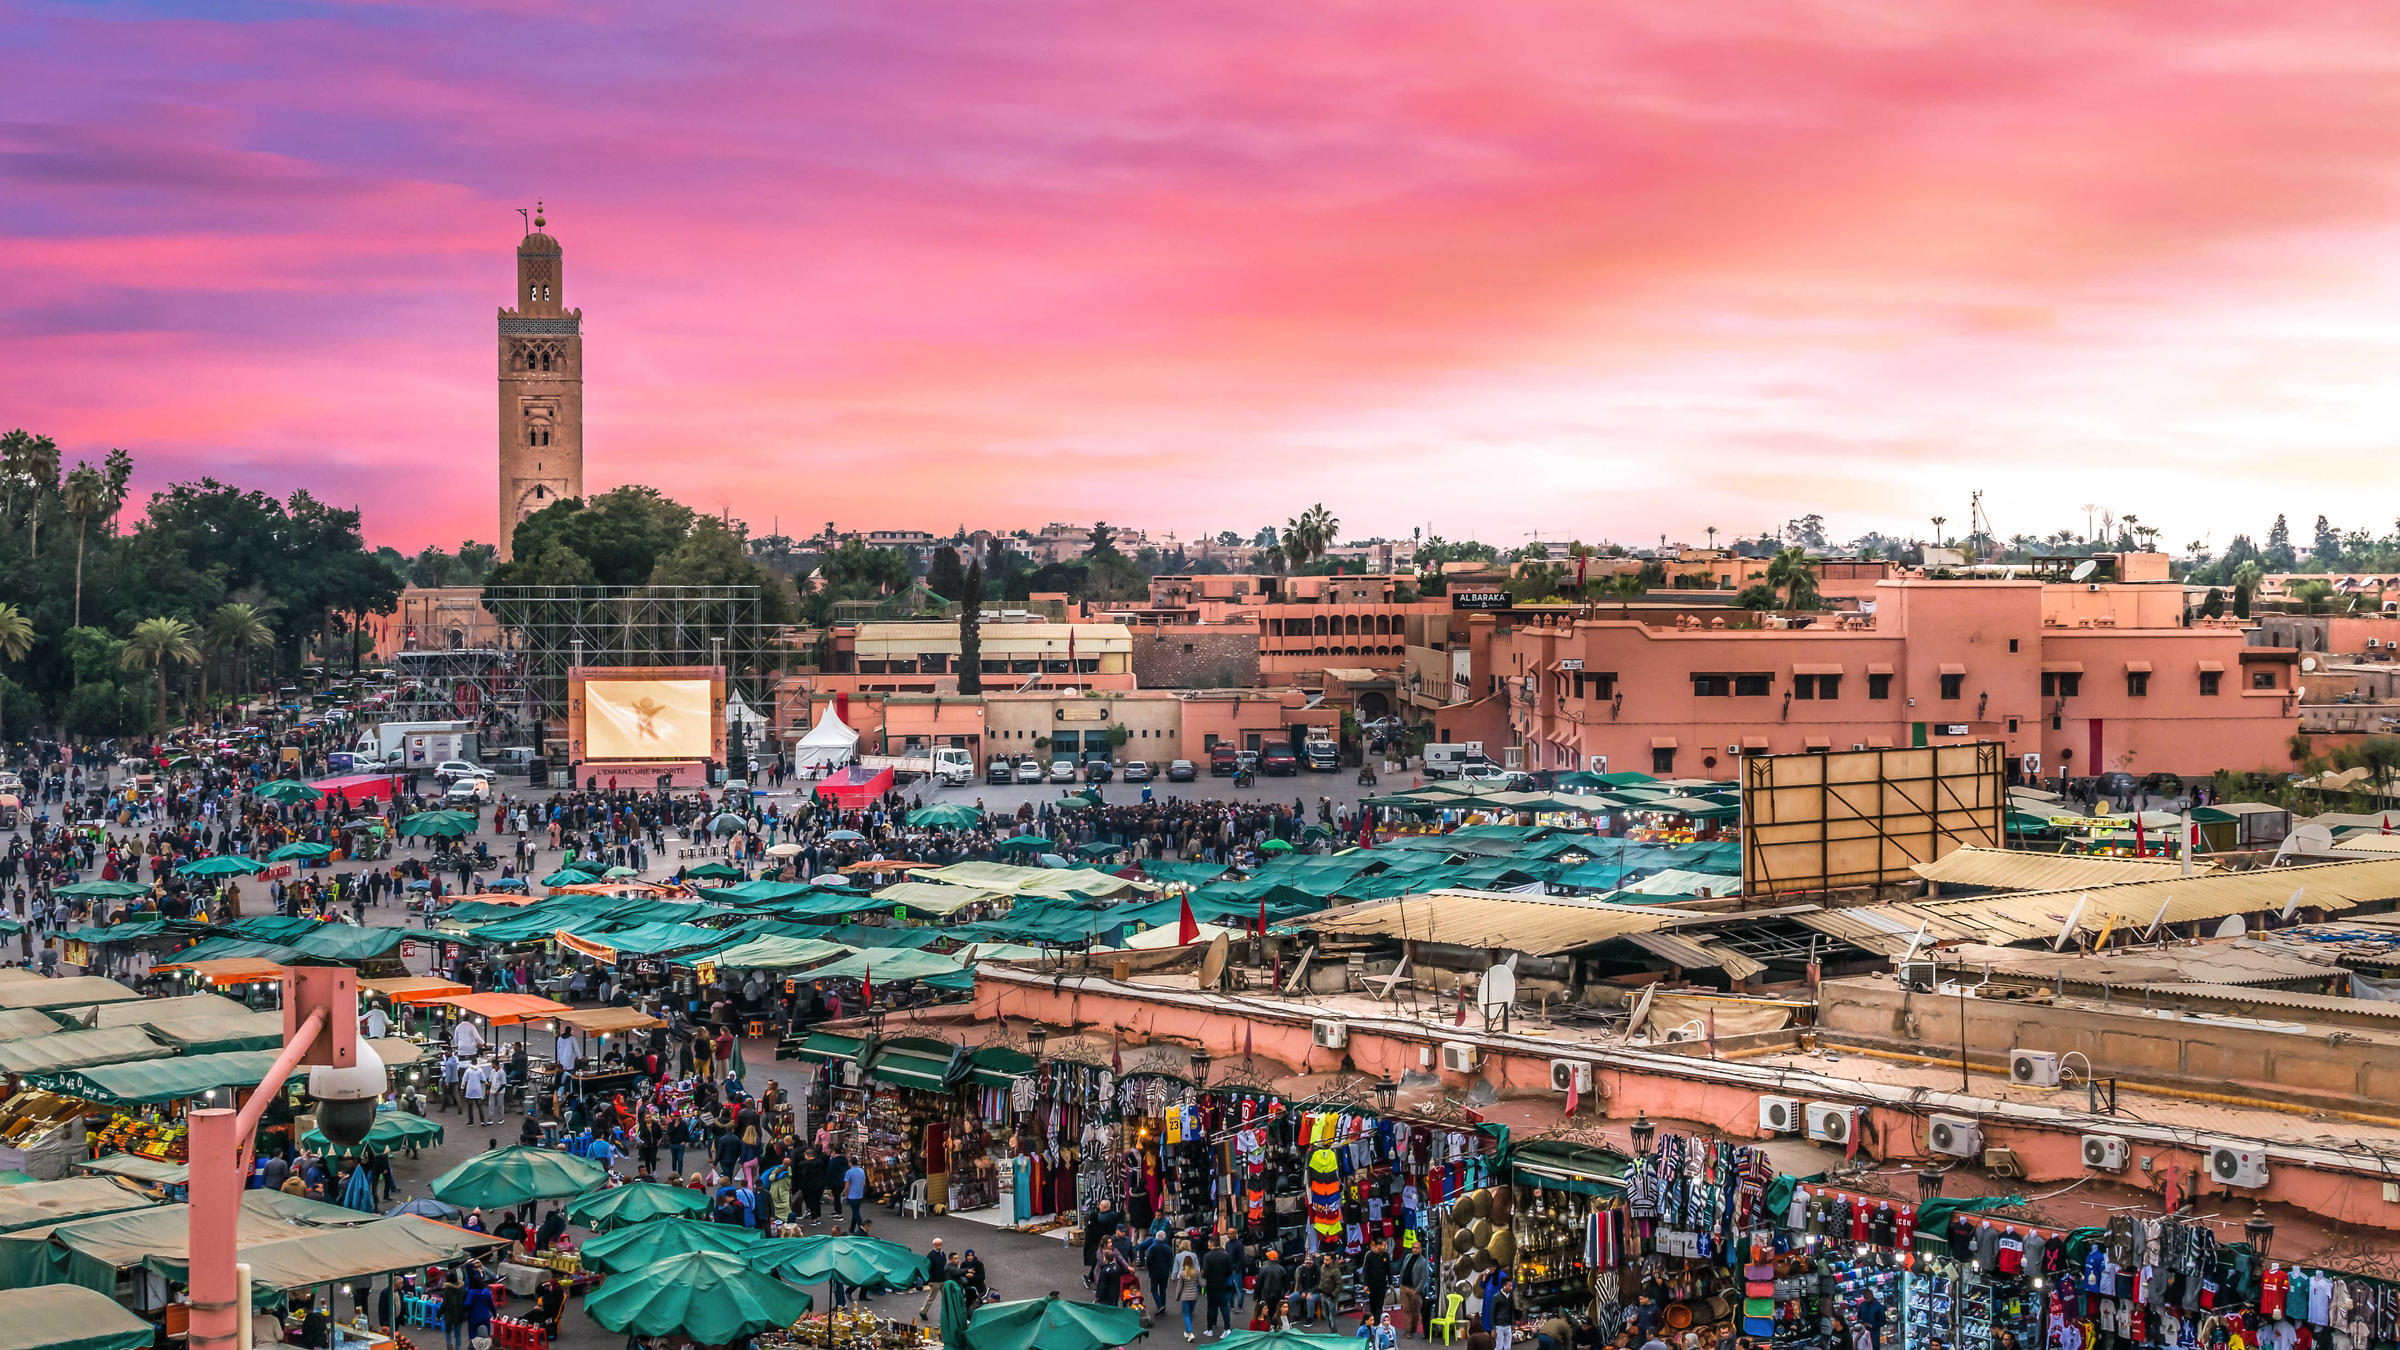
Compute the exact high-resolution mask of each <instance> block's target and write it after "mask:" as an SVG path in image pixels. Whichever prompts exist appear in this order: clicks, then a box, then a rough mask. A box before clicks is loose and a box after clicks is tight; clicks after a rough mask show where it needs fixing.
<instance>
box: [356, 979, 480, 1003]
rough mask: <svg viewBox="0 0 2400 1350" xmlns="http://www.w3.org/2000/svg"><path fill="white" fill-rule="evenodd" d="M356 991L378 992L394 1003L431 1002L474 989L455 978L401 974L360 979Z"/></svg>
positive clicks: (467, 992) (363, 992) (471, 991)
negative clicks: (380, 978) (394, 976)
mask: <svg viewBox="0 0 2400 1350" xmlns="http://www.w3.org/2000/svg"><path fill="white" fill-rule="evenodd" d="M358 992H360V993H362V994H380V995H382V996H383V997H385V998H387V999H390V1000H391V1001H392V1002H394V1003H433V1002H436V1001H439V1000H441V999H445V998H449V997H450V996H452V995H454V994H469V993H473V992H474V991H473V990H471V989H469V988H467V986H465V985H463V984H460V983H459V982H458V981H456V980H445V979H441V978H438V977H436V976H432V975H402V976H398V977H396V978H393V979H389V980H360V981H359V982H358Z"/></svg>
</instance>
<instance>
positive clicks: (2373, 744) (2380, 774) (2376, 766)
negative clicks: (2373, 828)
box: [2334, 736, 2400, 808]
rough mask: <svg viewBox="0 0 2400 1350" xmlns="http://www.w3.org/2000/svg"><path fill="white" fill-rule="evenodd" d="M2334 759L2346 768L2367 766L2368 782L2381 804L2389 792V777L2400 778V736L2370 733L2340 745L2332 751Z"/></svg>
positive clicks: (2379, 804)
mask: <svg viewBox="0 0 2400 1350" xmlns="http://www.w3.org/2000/svg"><path fill="white" fill-rule="evenodd" d="M2334 762H2335V763H2336V764H2339V765H2340V766H2341V767H2342V768H2345V769H2364V770H2366V771H2367V784H2368V786H2369V788H2370V790H2371V791H2373V793H2374V795H2375V805H2376V806H2377V807H2378V808H2380V807H2382V806H2383V805H2384V803H2385V802H2386V800H2387V799H2388V798H2389V796H2390V793H2391V786H2392V780H2393V779H2394V778H2400V736H2369V737H2367V738H2366V739H2365V740H2363V741H2360V742H2358V743H2357V744H2356V745H2346V746H2343V747H2342V748H2341V749H2339V750H2337V751H2335V752H2334Z"/></svg>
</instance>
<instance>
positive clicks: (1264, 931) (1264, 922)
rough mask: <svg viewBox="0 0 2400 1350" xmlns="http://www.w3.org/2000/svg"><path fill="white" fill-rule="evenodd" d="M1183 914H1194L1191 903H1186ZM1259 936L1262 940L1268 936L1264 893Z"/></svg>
mask: <svg viewBox="0 0 2400 1350" xmlns="http://www.w3.org/2000/svg"><path fill="white" fill-rule="evenodd" d="M1183 912H1184V913H1186V914H1189V913H1191V912H1192V906H1191V902H1190V901H1188V900H1187V901H1185V902H1184V906H1183ZM1258 935H1259V936H1260V937H1262V938H1263V937H1265V936H1266V935H1267V897H1266V895H1265V894H1264V893H1263V892H1262V893H1261V894H1260V895H1259V897H1258Z"/></svg>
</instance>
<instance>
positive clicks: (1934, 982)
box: [1900, 961, 1942, 994]
mask: <svg viewBox="0 0 2400 1350" xmlns="http://www.w3.org/2000/svg"><path fill="white" fill-rule="evenodd" d="M1941 982H1942V968H1941V967H1940V966H1939V965H1936V964H1935V963H1933V962H1931V961H1903V962H1901V963H1900V987H1901V988H1903V989H1913V990H1916V991H1917V992H1919V993H1924V994H1930V993H1932V992H1933V991H1934V989H1935V988H1936V987H1937V986H1939V985H1940V984H1941Z"/></svg>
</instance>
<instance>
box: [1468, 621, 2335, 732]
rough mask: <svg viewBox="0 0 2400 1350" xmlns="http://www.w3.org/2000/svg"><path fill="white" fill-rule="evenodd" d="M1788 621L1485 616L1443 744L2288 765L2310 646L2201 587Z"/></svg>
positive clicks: (1473, 631) (1471, 640)
mask: <svg viewBox="0 0 2400 1350" xmlns="http://www.w3.org/2000/svg"><path fill="white" fill-rule="evenodd" d="M1870 599H1871V601H1872V612H1871V613H1869V614H1863V615H1855V616H1835V615H1819V616H1816V618H1815V620H1814V621H1813V622H1811V623H1810V624H1809V626H1806V627H1794V628H1787V629H1776V628H1764V629H1730V628H1729V629H1722V630H1710V629H1705V628H1682V629H1660V628H1653V627H1650V626H1647V625H1645V624H1643V623H1641V622H1640V621H1638V620H1631V619H1619V618H1612V617H1597V616H1596V617H1590V618H1585V617H1581V616H1576V615H1565V614H1555V613H1552V614H1542V615H1539V616H1530V617H1528V616H1514V615H1505V614H1503V615H1491V614H1478V615H1475V616H1473V617H1471V618H1469V619H1467V620H1466V622H1465V624H1464V630H1465V631H1464V635H1463V637H1461V636H1459V635H1456V634H1454V636H1453V644H1452V645H1453V648H1454V650H1455V649H1456V648H1458V647H1459V646H1461V645H1463V646H1464V648H1465V650H1466V654H1467V655H1466V665H1467V677H1466V681H1465V683H1466V689H1465V690H1464V693H1465V695H1466V698H1467V700H1468V701H1466V702H1464V703H1461V704H1458V705H1456V706H1453V707H1449V708H1445V709H1442V710H1441V711H1439V712H1438V713H1436V715H1435V721H1436V726H1437V734H1438V735H1439V737H1440V738H1441V739H1443V740H1452V741H1458V740H1480V741H1482V742H1484V744H1485V746H1486V748H1487V752H1489V753H1492V754H1493V755H1494V757H1495V758H1497V757H1499V755H1500V753H1501V751H1502V750H1503V749H1505V748H1509V747H1515V748H1518V749H1519V750H1520V751H1521V762H1522V763H1523V765H1524V766H1525V767H1527V768H1533V769H1567V768H1577V769H1589V768H1593V767H1594V766H1595V765H1596V764H1604V765H1605V767H1606V768H1607V769H1610V770H1627V769H1631V770H1638V771H1641V772H1645V773H1655V774H1659V775H1662V776H1674V777H1686V778H1723V779H1731V778H1734V777H1736V776H1738V772H1739V767H1740V759H1741V757H1742V756H1743V755H1745V754H1763V753H1777V754H1794V753H1800V752H1804V751H1808V750H1848V749H1851V748H1853V747H1880V746H1902V745H1911V744H1940V743H1943V742H1947V741H1985V740H1988V741H1999V742H2002V743H2004V744H2006V745H2007V746H2008V748H2009V750H2010V752H2011V755H2012V769H2013V770H2015V771H2017V772H2019V773H2022V774H2024V775H2025V776H2051V775H2057V774H2067V775H2088V774H2096V773H2106V772H2116V771H2123V772H2127V773H2132V774H2135V775H2137V776H2140V775H2145V774H2151V773H2160V772H2172V773H2179V774H2184V775H2194V774H2205V773H2208V772H2212V771H2214V770H2217V769H2235V770H2282V769H2287V768H2288V767H2289V764H2290V760H2289V754H2288V751H2287V748H2286V742H2287V739H2288V738H2289V736H2290V735H2291V733H2292V732H2293V731H2294V730H2295V729H2296V728H2297V726H2298V710H2297V707H2296V689H2295V677H2296V674H2297V664H2296V663H2297V659H2298V656H2297V653H2295V652H2294V651H2292V650H2291V649H2289V648H2276V647H2263V646H2247V645H2245V641H2244V634H2243V632H2242V630H2241V628H2240V627H2239V626H2238V625H2234V624H2231V623H2202V624H2196V625H2187V623H2186V622H2185V620H2184V609H2183V606H2182V604H2181V598H2180V588H2176V587H2172V586H2154V585H2142V584H2119V585H2099V586H2089V585H2081V584H2073V585H2065V584H2055V583H2051V584H2045V583H2042V582H2037V581H2000V580H1974V581H1931V580H1921V579H1914V578H1909V579H1897V580H1886V581H1882V582H1880V583H1878V584H1876V585H1875V586H1874V588H1873V594H1872V596H1871V597H1870Z"/></svg>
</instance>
